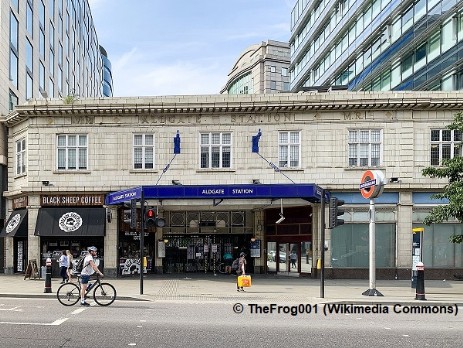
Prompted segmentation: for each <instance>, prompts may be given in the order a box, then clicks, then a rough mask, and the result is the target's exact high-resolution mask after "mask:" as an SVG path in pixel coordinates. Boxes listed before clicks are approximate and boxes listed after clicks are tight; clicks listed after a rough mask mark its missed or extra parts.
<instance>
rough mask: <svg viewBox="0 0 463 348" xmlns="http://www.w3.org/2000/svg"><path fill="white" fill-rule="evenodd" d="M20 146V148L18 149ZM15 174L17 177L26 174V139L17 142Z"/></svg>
mask: <svg viewBox="0 0 463 348" xmlns="http://www.w3.org/2000/svg"><path fill="white" fill-rule="evenodd" d="M18 146H19V147H18ZM15 151H16V154H15V159H16V163H15V164H16V165H15V173H16V176H20V175H24V174H26V163H27V162H26V137H22V138H20V139H18V140H16V141H15Z"/></svg>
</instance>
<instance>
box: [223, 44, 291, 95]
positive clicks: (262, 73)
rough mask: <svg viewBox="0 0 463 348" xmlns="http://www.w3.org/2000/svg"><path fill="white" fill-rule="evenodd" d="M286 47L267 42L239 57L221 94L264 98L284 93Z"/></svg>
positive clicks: (286, 84)
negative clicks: (268, 95) (255, 95)
mask: <svg viewBox="0 0 463 348" xmlns="http://www.w3.org/2000/svg"><path fill="white" fill-rule="evenodd" d="M289 58H290V56H289V45H288V43H285V42H280V41H273V40H267V41H265V42H264V41H263V42H261V43H260V44H256V45H252V46H250V47H248V48H247V49H245V50H244V52H242V53H241V55H240V57H239V58H238V60H237V61H236V63H235V64H234V65H233V68H232V70H231V71H230V73H229V74H228V81H227V83H226V85H225V87H223V89H222V90H221V91H220V93H222V94H264V93H279V92H288V91H289V87H290V81H289V72H288V71H289V70H288V67H289Z"/></svg>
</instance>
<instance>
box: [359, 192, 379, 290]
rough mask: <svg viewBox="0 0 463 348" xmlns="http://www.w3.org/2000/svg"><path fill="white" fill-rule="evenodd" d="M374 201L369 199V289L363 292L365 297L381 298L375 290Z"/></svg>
mask: <svg viewBox="0 0 463 348" xmlns="http://www.w3.org/2000/svg"><path fill="white" fill-rule="evenodd" d="M375 222H376V221H375V200H374V199H370V226H369V254H370V260H369V261H370V269H369V274H370V287H369V289H368V290H367V291H365V292H363V293H362V295H365V296H383V294H381V293H380V292H379V291H378V290H376V231H375Z"/></svg>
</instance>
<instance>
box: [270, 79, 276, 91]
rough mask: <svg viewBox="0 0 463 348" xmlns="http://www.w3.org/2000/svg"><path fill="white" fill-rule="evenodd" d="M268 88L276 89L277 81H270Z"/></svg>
mask: <svg viewBox="0 0 463 348" xmlns="http://www.w3.org/2000/svg"><path fill="white" fill-rule="evenodd" d="M270 89H271V90H273V91H274V90H276V89H277V82H276V81H270Z"/></svg>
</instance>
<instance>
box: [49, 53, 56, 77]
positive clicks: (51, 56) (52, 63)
mask: <svg viewBox="0 0 463 348" xmlns="http://www.w3.org/2000/svg"><path fill="white" fill-rule="evenodd" d="M48 69H49V70H50V76H54V75H55V53H54V52H53V50H52V49H50V53H49V55H48Z"/></svg>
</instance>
